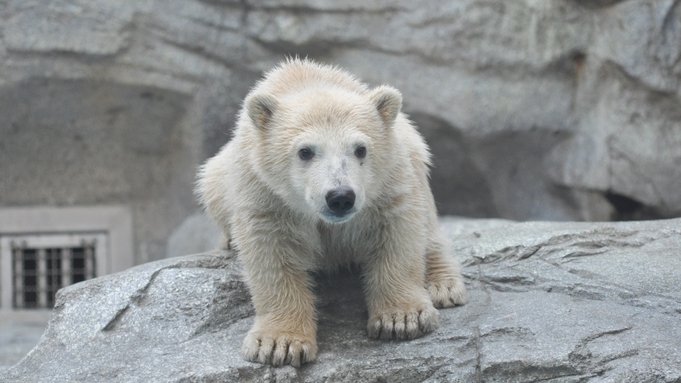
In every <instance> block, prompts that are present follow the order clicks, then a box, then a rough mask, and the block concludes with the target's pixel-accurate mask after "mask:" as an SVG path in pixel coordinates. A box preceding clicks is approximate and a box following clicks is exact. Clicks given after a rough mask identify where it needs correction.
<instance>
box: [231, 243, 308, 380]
mask: <svg viewBox="0 0 681 383" xmlns="http://www.w3.org/2000/svg"><path fill="white" fill-rule="evenodd" d="M270 233H271V231H270ZM237 249H238V251H239V258H240V259H241V261H242V263H243V265H244V274H245V277H246V283H247V284H248V287H249V289H250V292H251V296H252V299H253V305H254V307H255V312H256V316H255V323H254V325H253V328H251V330H250V331H249V333H248V335H247V336H246V339H245V340H244V343H243V347H242V353H243V355H244V357H245V358H246V359H247V360H249V361H252V362H259V363H266V364H272V365H274V366H282V365H285V364H290V365H292V366H294V367H300V366H301V365H302V364H303V363H306V362H311V361H313V360H315V358H316V357H317V341H316V332H317V324H316V320H315V312H314V296H313V294H312V291H311V285H312V281H311V277H310V275H309V274H308V272H307V271H306V270H305V268H304V266H302V264H303V263H304V262H299V261H300V258H301V254H297V253H296V251H295V246H292V245H291V243H290V242H288V241H286V240H284V239H281V238H276V236H273V235H271V234H270V235H269V236H268V237H267V238H259V237H258V236H251V237H250V239H249V240H248V241H247V242H246V243H244V242H242V243H238V244H237Z"/></svg>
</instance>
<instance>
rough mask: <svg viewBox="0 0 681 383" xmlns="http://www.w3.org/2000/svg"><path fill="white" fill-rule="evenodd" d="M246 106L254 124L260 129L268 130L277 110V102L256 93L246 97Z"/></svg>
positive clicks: (266, 95) (268, 96)
mask: <svg viewBox="0 0 681 383" xmlns="http://www.w3.org/2000/svg"><path fill="white" fill-rule="evenodd" d="M244 104H245V105H246V113H248V117H250V118H251V121H253V124H254V125H255V126H256V127H257V128H259V129H266V128H267V126H268V125H269V123H270V121H271V120H272V115H273V114H274V112H275V110H276V109H277V101H276V100H275V99H274V97H272V96H270V95H268V94H264V93H256V94H251V95H249V96H248V97H246V101H245V102H244Z"/></svg>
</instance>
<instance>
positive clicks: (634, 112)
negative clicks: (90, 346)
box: [0, 0, 681, 263]
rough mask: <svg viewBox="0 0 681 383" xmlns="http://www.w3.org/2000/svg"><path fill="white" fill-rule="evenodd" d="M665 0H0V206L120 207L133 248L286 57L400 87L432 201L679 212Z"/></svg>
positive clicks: (674, 36) (483, 211)
mask: <svg viewBox="0 0 681 383" xmlns="http://www.w3.org/2000/svg"><path fill="white" fill-rule="evenodd" d="M679 4H680V3H679V2H678V1H674V0H623V1H617V0H554V1H537V0H517V1H507V0H460V1H455V2H452V1H446V0H433V1H428V2H415V1H406V0H400V1H386V0H362V1H360V0H353V1H342V2H339V1H328V0H286V1H274V0H248V1H237V0H162V1H160V0H144V1H140V0H118V1H110V0H44V1H26V0H5V1H0V110H2V111H3V113H2V114H0V163H2V164H3V166H0V180H3V182H0V206H26V205H92V204H121V203H126V204H129V205H130V206H131V207H132V211H133V212H134V215H135V216H134V222H135V230H136V233H137V235H136V243H135V249H136V254H137V259H136V261H137V262H138V263H141V262H145V261H148V260H154V259H158V258H162V257H163V256H164V254H166V249H165V246H166V240H167V238H168V236H169V235H170V234H171V232H172V231H173V230H174V229H175V228H177V226H178V225H180V224H181V223H182V222H183V220H184V219H185V218H186V217H187V216H189V215H191V214H192V213H193V212H194V211H195V210H196V204H195V202H194V197H193V196H192V192H191V189H192V181H193V179H194V176H195V173H196V166H197V165H198V164H199V163H201V162H202V161H203V160H204V159H205V158H207V157H208V156H210V155H212V154H214V153H215V152H216V151H217V150H218V148H219V147H220V146H221V145H223V144H224V143H225V142H226V141H227V140H228V139H229V137H230V135H229V131H230V129H231V127H232V126H233V122H234V120H235V114H236V112H237V111H238V108H239V106H240V102H241V100H242V99H243V97H244V95H245V94H246V92H247V91H248V89H249V87H251V86H252V85H253V83H254V82H255V81H256V80H257V79H258V78H259V77H260V74H261V72H262V71H263V70H266V69H269V68H271V67H272V66H273V65H275V64H276V63H277V62H279V61H281V60H282V59H283V58H284V57H285V55H289V54H290V55H295V54H299V55H301V56H309V57H311V58H314V59H317V60H320V61H324V62H328V63H334V64H340V65H342V66H343V67H345V68H347V69H348V70H350V71H351V72H353V73H355V74H357V75H358V76H359V77H361V78H363V79H365V80H366V81H368V82H369V83H371V84H374V85H377V84H380V83H388V84H392V85H394V86H396V87H398V88H399V89H400V90H401V91H402V93H403V94H404V100H405V101H404V110H405V111H406V112H407V113H409V114H410V115H411V117H412V118H413V120H414V121H415V122H416V123H417V124H418V125H419V126H420V128H421V131H422V132H423V134H424V135H425V136H426V137H427V139H428V141H429V142H430V144H431V146H432V148H433V153H434V155H435V159H434V163H435V168H434V170H433V177H432V181H433V190H434V193H435V197H436V199H437V201H438V206H439V208H440V210H441V212H442V213H447V214H457V215H468V216H477V217H493V216H495V217H504V218H510V219H517V220H528V219H535V220H536V219H547V220H610V219H631V218H655V217H658V218H659V217H672V216H679V215H681V193H679V192H678V191H679V190H681V166H680V164H681V108H679V104H680V101H679V100H680V96H681V90H680V88H681V33H679V30H680V28H681V5H679Z"/></svg>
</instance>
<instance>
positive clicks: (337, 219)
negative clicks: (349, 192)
mask: <svg viewBox="0 0 681 383" xmlns="http://www.w3.org/2000/svg"><path fill="white" fill-rule="evenodd" d="M355 213H357V209H355V208H352V209H350V210H348V211H346V212H344V213H336V212H334V211H332V210H330V209H324V212H322V214H321V216H322V219H323V220H324V221H327V222H329V223H343V222H347V221H349V220H350V218H352V217H353V216H354V215H355Z"/></svg>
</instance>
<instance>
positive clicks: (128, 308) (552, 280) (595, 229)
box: [0, 218, 681, 382]
mask: <svg viewBox="0 0 681 383" xmlns="http://www.w3.org/2000/svg"><path fill="white" fill-rule="evenodd" d="M442 227H443V230H445V232H446V233H447V234H448V236H449V237H450V238H451V239H452V248H453V254H454V256H456V257H457V258H458V259H459V260H460V261H461V262H462V264H463V269H462V271H463V274H464V276H465V277H466V284H467V287H468V289H469V294H470V302H469V303H468V304H467V305H465V306H461V307H456V308H452V309H444V310H440V314H441V326H440V328H439V329H438V330H436V331H435V332H434V333H432V334H429V335H427V336H425V337H423V338H419V339H416V340H413V341H410V342H383V341H374V340H369V339H368V338H367V336H366V330H365V321H366V315H367V314H366V310H365V307H364V303H363V297H362V293H361V289H360V286H359V279H358V276H357V275H356V274H352V273H351V274H348V273H341V274H339V275H334V276H326V275H320V276H318V278H317V290H318V295H319V297H320V299H319V305H318V310H319V332H318V342H319V356H318V359H317V361H315V362H313V363H310V364H307V365H305V366H304V367H303V368H301V369H294V368H292V367H283V368H272V367H268V366H263V365H260V364H254V363H249V362H246V361H244V360H243V358H242V357H241V355H240V354H239V350H240V346H241V341H242V339H243V337H244V335H245V333H246V332H247V331H248V329H249V328H250V326H251V324H252V321H253V309H252V307H251V304H250V300H249V298H248V291H247V289H246V287H245V285H244V284H243V282H241V280H240V277H239V276H240V272H239V270H240V268H239V265H238V263H237V262H236V260H235V259H234V257H233V256H232V255H231V254H229V253H206V254H199V255H192V256H184V257H177V258H171V259H167V260H163V261H158V262H154V263H149V264H145V265H142V266H138V267H136V268H133V269H130V270H128V271H126V272H123V273H119V274H115V275H110V276H106V277H102V278H98V279H95V280H92V281H88V282H85V283H80V284H77V285H74V286H71V287H68V288H65V289H63V290H61V292H60V293H59V297H58V303H57V307H56V308H55V310H54V313H53V316H52V319H51V321H50V324H49V326H48V329H47V331H46V332H45V335H44V336H43V338H42V340H41V342H40V344H39V345H38V346H37V347H36V348H35V349H34V350H33V351H31V352H30V353H29V355H28V356H27V357H26V358H24V359H23V360H22V361H21V362H19V363H18V364H16V365H15V366H13V367H12V368H10V369H9V370H7V371H5V372H4V373H2V374H3V375H0V379H4V380H3V381H7V382H38V381H40V382H46V381H47V382H49V381H54V382H58V381H76V382H80V381H82V382H107V381H116V382H138V381H154V382H190V381H191V382H223V381H235V382H239V381H242V382H251V381H258V382H261V381H266V382H279V381H300V382H319V381H326V382H375V381H385V382H422V381H426V382H442V381H471V382H473V381H486V382H517V381H555V382H585V381H589V382H615V381H617V382H640V381H649V382H678V381H679V379H681V284H680V283H679V281H681V267H680V266H681V252H680V251H679V249H681V220H679V219H676V220H663V221H645V222H629V223H550V222H527V223H516V222H512V221H504V220H468V219H455V218H446V219H443V220H442ZM0 373H1V372H0Z"/></svg>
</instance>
